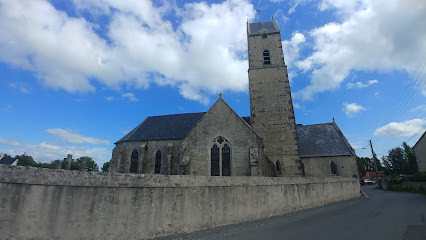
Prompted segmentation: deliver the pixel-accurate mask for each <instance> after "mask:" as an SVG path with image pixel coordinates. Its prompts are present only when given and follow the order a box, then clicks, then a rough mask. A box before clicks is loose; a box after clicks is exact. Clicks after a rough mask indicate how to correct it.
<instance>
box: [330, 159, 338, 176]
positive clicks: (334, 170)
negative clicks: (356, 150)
mask: <svg viewBox="0 0 426 240" xmlns="http://www.w3.org/2000/svg"><path fill="white" fill-rule="evenodd" d="M330 171H331V175H337V167H336V164H335V163H334V162H333V161H331V162H330Z"/></svg>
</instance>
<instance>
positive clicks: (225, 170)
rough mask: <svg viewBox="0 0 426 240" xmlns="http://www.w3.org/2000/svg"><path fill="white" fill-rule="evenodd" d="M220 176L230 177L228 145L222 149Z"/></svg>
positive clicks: (229, 150)
mask: <svg viewBox="0 0 426 240" xmlns="http://www.w3.org/2000/svg"><path fill="white" fill-rule="evenodd" d="M222 176H231V149H230V148H229V147H228V144H225V145H224V146H223V148H222Z"/></svg>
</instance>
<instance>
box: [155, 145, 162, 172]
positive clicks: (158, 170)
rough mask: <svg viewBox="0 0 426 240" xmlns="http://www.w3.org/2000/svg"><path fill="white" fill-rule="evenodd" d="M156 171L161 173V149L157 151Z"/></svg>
mask: <svg viewBox="0 0 426 240" xmlns="http://www.w3.org/2000/svg"><path fill="white" fill-rule="evenodd" d="M154 173H161V151H160V150H157V152H156V153H155V164H154Z"/></svg>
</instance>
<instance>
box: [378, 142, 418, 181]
mask: <svg viewBox="0 0 426 240" xmlns="http://www.w3.org/2000/svg"><path fill="white" fill-rule="evenodd" d="M384 164H385V169H386V172H387V173H388V174H394V173H395V174H413V173H415V172H417V171H418V170H417V162H416V157H415V155H414V152H413V149H411V147H410V146H408V145H407V143H406V142H403V143H402V147H396V148H392V149H391V150H389V154H388V156H386V157H385V161H384Z"/></svg>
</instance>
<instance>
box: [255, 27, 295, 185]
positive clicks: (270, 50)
mask: <svg viewBox="0 0 426 240" xmlns="http://www.w3.org/2000/svg"><path fill="white" fill-rule="evenodd" d="M247 39H248V60H249V71H248V72H249V74H248V75H249V88H250V115H251V125H252V127H253V129H254V130H255V131H256V132H257V133H258V134H259V135H260V137H261V138H262V139H263V143H264V146H265V154H266V156H267V157H268V158H269V160H271V161H272V163H274V164H275V166H276V170H277V175H281V176H289V177H290V176H300V175H303V166H302V161H301V159H300V155H299V147H298V141H297V132H296V121H295V117H294V110H293V102H292V99H291V92H290V82H289V79H288V74H287V66H286V65H285V62H284V54H283V48H282V43H281V34H280V30H279V29H278V27H277V25H276V23H275V21H274V20H273V19H272V21H271V22H257V23H247Z"/></svg>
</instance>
